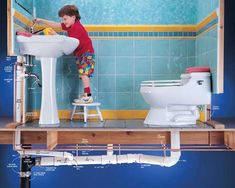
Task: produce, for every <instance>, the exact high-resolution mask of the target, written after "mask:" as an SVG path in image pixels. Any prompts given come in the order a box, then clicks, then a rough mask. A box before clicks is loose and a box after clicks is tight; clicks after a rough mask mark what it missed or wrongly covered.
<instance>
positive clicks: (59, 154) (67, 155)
mask: <svg viewBox="0 0 235 188" xmlns="http://www.w3.org/2000/svg"><path fill="white" fill-rule="evenodd" d="M17 152H18V153H19V154H20V155H35V156H53V158H54V157H56V158H62V159H64V160H67V159H68V160H70V161H73V160H74V157H73V155H72V154H71V153H69V152H56V151H43V150H38V151H35V150H22V151H17Z"/></svg>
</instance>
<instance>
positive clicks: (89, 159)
mask: <svg viewBox="0 0 235 188" xmlns="http://www.w3.org/2000/svg"><path fill="white" fill-rule="evenodd" d="M171 149H172V150H174V151H172V150H171V152H170V153H171V154H170V156H151V155H143V154H127V155H101V156H77V157H74V159H73V160H70V161H68V160H67V159H65V158H62V157H43V158H41V160H40V161H39V162H38V164H37V165H38V166H60V165H97V164H101V165H106V164H123V163H128V164H129V163H140V164H151V165H160V166H165V167H171V166H173V165H175V164H176V163H177V162H178V161H179V159H180V155H181V152H180V150H179V149H180V133H179V131H171Z"/></svg>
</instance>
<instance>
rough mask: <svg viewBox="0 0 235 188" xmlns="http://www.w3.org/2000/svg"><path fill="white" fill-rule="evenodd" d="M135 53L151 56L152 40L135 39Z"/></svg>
mask: <svg viewBox="0 0 235 188" xmlns="http://www.w3.org/2000/svg"><path fill="white" fill-rule="evenodd" d="M135 55H136V56H150V55H151V40H135Z"/></svg>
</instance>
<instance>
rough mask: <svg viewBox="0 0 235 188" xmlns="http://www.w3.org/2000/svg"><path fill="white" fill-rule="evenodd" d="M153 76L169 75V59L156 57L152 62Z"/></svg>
mask: <svg viewBox="0 0 235 188" xmlns="http://www.w3.org/2000/svg"><path fill="white" fill-rule="evenodd" d="M152 73H153V74H170V73H171V72H170V62H169V57H156V58H153V60H152Z"/></svg>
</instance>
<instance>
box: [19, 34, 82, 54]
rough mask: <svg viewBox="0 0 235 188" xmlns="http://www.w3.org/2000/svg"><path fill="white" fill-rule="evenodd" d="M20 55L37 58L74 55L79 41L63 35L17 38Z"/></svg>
mask: <svg viewBox="0 0 235 188" xmlns="http://www.w3.org/2000/svg"><path fill="white" fill-rule="evenodd" d="M17 42H18V43H19V47H20V54H27V55H33V56H37V57H50V58H52V57H53V58H58V57H61V56H62V55H64V54H65V55H68V54H70V53H72V52H73V51H74V50H75V49H76V48H77V46H78V44H79V41H78V40H77V39H75V38H72V37H66V36H63V35H33V36H32V37H24V36H17Z"/></svg>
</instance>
